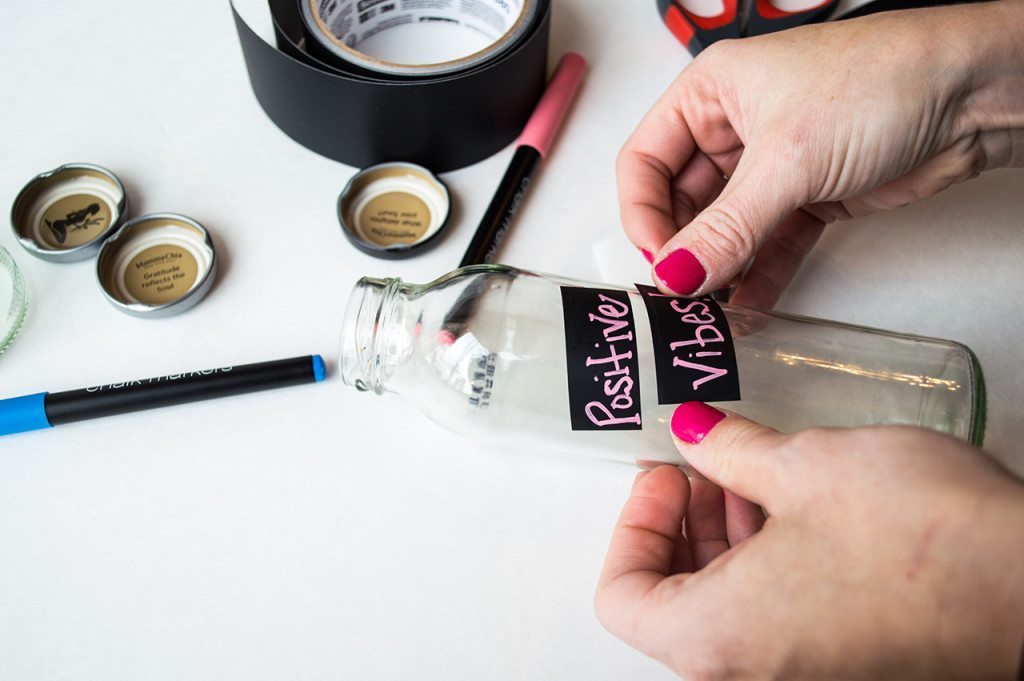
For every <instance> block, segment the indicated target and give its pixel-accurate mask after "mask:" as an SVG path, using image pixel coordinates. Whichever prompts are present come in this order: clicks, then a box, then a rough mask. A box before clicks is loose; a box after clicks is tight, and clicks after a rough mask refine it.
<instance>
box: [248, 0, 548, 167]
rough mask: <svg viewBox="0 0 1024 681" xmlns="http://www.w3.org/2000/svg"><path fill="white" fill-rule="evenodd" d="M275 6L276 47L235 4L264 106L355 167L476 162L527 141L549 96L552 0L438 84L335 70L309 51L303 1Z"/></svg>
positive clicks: (290, 131)
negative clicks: (501, 47)
mask: <svg viewBox="0 0 1024 681" xmlns="http://www.w3.org/2000/svg"><path fill="white" fill-rule="evenodd" d="M270 9H271V14H272V16H273V19H274V30H275V33H276V36H277V42H278V46H277V47H275V46H273V45H270V44H268V43H267V42H265V41H264V40H263V39H262V38H260V37H259V36H258V35H257V34H256V32H255V31H253V30H252V28H250V27H249V25H248V24H246V23H245V21H244V20H243V19H242V18H241V16H239V14H238V11H237V9H236V8H235V6H234V2H232V5H231V11H232V13H233V14H234V17H235V26H236V28H237V29H238V37H239V40H240V41H241V44H242V54H243V57H244V58H245V64H246V69H247V70H248V72H249V81H250V83H251V84H252V89H253V93H254V94H255V95H256V99H257V101H258V102H259V103H260V106H261V107H263V110H264V111H265V112H266V113H267V115H268V116H269V117H270V119H271V120H272V121H273V122H274V123H275V124H276V125H277V127H279V128H280V129H281V130H282V131H283V132H284V133H285V134H287V135H288V136H289V137H291V138H292V139H294V140H295V141H296V142H298V143H299V144H301V145H303V146H305V147H307V148H308V149H311V150H312V151H315V152H317V153H319V154H322V155H324V156H327V157H328V158H332V159H334V160H337V161H341V162H342V163H346V164H348V165H352V166H358V167H364V166H368V165H373V164H375V163H382V162H387V161H407V162H411V163H417V164H420V165H423V166H426V167H427V168H430V169H431V170H434V171H435V172H445V171H448V170H454V169H456V168H462V167H464V166H467V165H470V164H472V163H476V162H477V161H480V160H481V159H484V158H486V157H488V156H490V155H491V154H493V153H495V152H496V151H498V150H499V149H501V148H502V147H504V146H505V145H507V144H509V143H510V142H511V141H512V140H514V139H515V138H516V137H517V136H518V135H519V133H520V132H521V131H522V128H523V126H524V125H525V124H526V120H527V119H528V118H529V116H530V113H531V112H532V111H533V107H534V105H535V104H536V103H537V100H538V99H540V96H541V94H542V93H543V91H544V85H545V80H546V77H547V45H548V32H549V25H550V14H551V6H550V0H538V9H537V14H536V16H535V17H534V20H533V22H532V25H531V26H530V27H529V29H528V30H527V31H526V32H525V33H524V35H523V36H522V37H521V38H520V40H518V41H517V42H516V43H514V44H512V45H510V46H509V47H508V49H506V50H505V51H503V52H501V53H499V54H496V55H495V56H494V58H493V59H491V60H489V61H487V62H484V63H482V64H479V65H477V66H475V67H473V68H470V69H467V70H466V71H463V72H455V73H449V74H445V75H443V76H438V77H430V76H425V77H424V76H421V77H402V76H390V75H388V74H373V75H371V74H370V73H369V72H367V71H366V70H364V69H360V68H359V67H357V66H353V67H352V69H351V70H349V69H347V68H345V69H342V68H339V67H332V66H329V65H327V64H325V63H323V62H322V61H320V60H319V59H317V58H315V57H313V56H312V55H310V54H309V53H307V52H305V51H304V50H303V49H302V48H301V45H302V40H303V37H304V36H303V22H302V18H301V17H300V16H299V12H298V4H297V3H296V2H295V0H270Z"/></svg>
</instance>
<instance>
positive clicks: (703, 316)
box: [650, 293, 729, 390]
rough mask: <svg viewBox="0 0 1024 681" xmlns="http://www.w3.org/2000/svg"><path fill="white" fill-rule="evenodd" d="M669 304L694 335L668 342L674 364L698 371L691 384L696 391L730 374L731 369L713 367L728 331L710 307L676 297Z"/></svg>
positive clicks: (664, 296)
mask: <svg viewBox="0 0 1024 681" xmlns="http://www.w3.org/2000/svg"><path fill="white" fill-rule="evenodd" d="M650 295H651V297H652V298H655V297H657V298H668V296H666V295H664V294H661V293H653V294H650ZM669 307H670V308H672V310H674V311H675V312H677V313H678V314H679V320H680V321H682V322H683V323H685V324H687V326H685V327H683V330H686V329H689V330H690V331H691V332H692V334H693V337H692V338H688V339H687V340H678V341H673V342H671V343H669V344H668V347H669V350H671V351H672V354H673V356H672V366H677V367H683V368H685V369H692V370H693V371H696V372H698V373H699V375H698V376H697V378H695V379H694V380H693V383H692V386H693V389H694V390H697V389H698V388H700V387H701V386H702V385H704V384H705V383H707V382H708V381H713V380H715V379H716V378H721V377H722V376H727V375H728V374H729V369H728V368H726V367H722V366H714V364H715V361H714V360H715V359H716V358H720V357H722V355H723V349H724V347H725V346H723V345H720V344H722V343H726V342H727V340H726V337H725V334H723V333H722V331H721V329H719V328H718V326H719V320H717V319H716V318H715V314H714V312H713V311H712V309H711V306H710V305H708V304H707V303H706V302H704V301H701V300H688V299H686V298H673V299H672V302H671V303H669ZM716 348H717V349H716ZM684 356H685V357H686V359H684Z"/></svg>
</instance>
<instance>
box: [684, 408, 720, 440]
mask: <svg viewBox="0 0 1024 681" xmlns="http://www.w3.org/2000/svg"><path fill="white" fill-rule="evenodd" d="M724 418H725V414H723V413H722V412H720V411H718V410H717V409H715V408H714V407H709V406H708V405H706V404H704V403H703V402H683V403H682V404H680V405H679V406H678V407H676V410H675V412H674V413H673V414H672V434H673V435H675V436H676V437H677V438H679V439H680V440H682V441H683V442H689V443H690V444H691V445H695V444H698V443H700V441H701V440H703V439H704V438H705V437H707V434H708V433H710V432H711V429H712V428H714V427H715V425H716V424H717V423H718V422H719V421H721V420H722V419H724Z"/></svg>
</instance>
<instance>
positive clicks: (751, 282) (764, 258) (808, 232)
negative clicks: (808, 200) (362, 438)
mask: <svg viewBox="0 0 1024 681" xmlns="http://www.w3.org/2000/svg"><path fill="white" fill-rule="evenodd" d="M824 229H825V223H824V222H822V221H821V220H820V219H818V218H816V217H814V216H813V215H810V214H809V213H806V212H804V211H802V210H797V211H794V212H793V213H791V214H790V215H789V216H788V217H786V219H785V220H783V221H782V224H780V225H779V227H778V228H777V229H776V230H775V231H774V232H773V233H772V234H771V236H769V237H768V238H767V239H766V240H765V242H764V244H763V245H762V246H761V248H760V249H758V251H757V255H755V256H754V260H753V262H752V263H751V264H750V268H749V269H748V270H747V272H746V273H745V274H744V275H743V278H742V279H741V280H740V284H739V286H738V287H737V288H736V291H735V292H734V293H733V295H732V297H731V298H730V302H732V303H733V304H735V305H743V306H745V307H754V308H761V309H763V310H770V309H771V308H772V307H773V306H774V305H775V303H776V302H778V300H779V296H781V295H782V292H783V291H784V290H785V289H786V286H788V285H789V282H790V281H791V280H792V279H793V276H794V275H795V274H796V272H797V270H798V269H800V264H801V263H802V262H803V261H804V258H805V257H806V256H807V254H808V253H809V252H810V251H811V249H812V248H814V244H816V243H818V239H819V238H820V237H821V233H822V232H823V231H824Z"/></svg>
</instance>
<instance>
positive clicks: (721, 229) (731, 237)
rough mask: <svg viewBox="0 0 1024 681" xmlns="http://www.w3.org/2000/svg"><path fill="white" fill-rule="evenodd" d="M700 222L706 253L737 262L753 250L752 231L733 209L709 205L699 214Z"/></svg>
mask: <svg viewBox="0 0 1024 681" xmlns="http://www.w3.org/2000/svg"><path fill="white" fill-rule="evenodd" d="M701 222H702V223H703V224H704V225H705V227H706V229H705V231H704V234H702V235H701V236H702V241H703V246H704V247H705V248H706V249H708V251H710V252H709V253H708V255H712V256H715V257H716V258H719V259H722V260H727V261H730V262H737V263H738V262H741V261H744V260H746V259H747V258H749V257H750V255H751V254H752V253H753V252H754V247H755V245H756V244H755V239H754V234H753V231H752V230H751V228H750V225H749V224H748V223H747V222H746V221H745V220H743V219H742V218H741V217H739V216H738V215H736V213H735V212H734V211H729V210H724V209H723V208H721V207H717V206H711V207H710V208H708V209H707V210H705V211H704V213H702V214H701Z"/></svg>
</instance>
